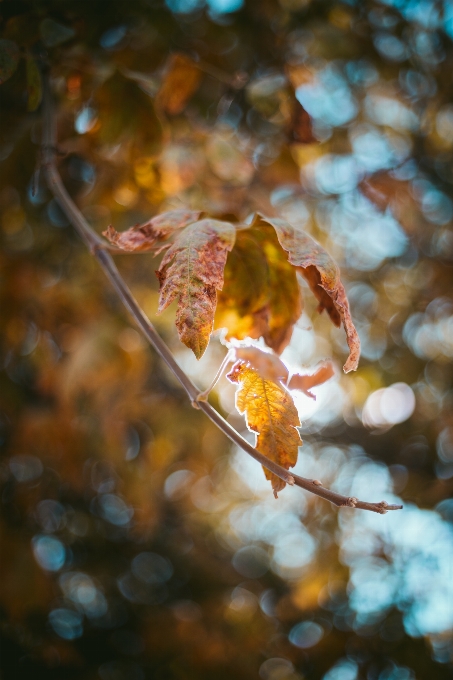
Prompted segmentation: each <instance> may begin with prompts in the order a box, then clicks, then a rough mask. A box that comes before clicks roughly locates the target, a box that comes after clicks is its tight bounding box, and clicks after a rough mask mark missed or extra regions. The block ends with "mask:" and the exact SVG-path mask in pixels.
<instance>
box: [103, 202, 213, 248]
mask: <svg viewBox="0 0 453 680" xmlns="http://www.w3.org/2000/svg"><path fill="white" fill-rule="evenodd" d="M200 215H201V213H200V212H199V211H196V210H195V211H194V210H170V212H166V213H162V215H157V217H153V218H152V219H151V220H149V221H148V222H145V223H144V224H136V225H135V226H134V227H131V228H130V229H127V230H126V231H123V232H118V231H115V229H114V228H113V227H112V226H110V227H108V228H107V230H106V231H104V232H102V233H103V236H105V237H106V238H107V239H108V240H109V241H110V243H113V244H114V245H116V246H118V248H121V249H122V250H125V251H127V252H129V253H132V252H136V253H137V252H146V251H148V250H153V248H154V245H155V243H156V241H164V240H165V239H167V238H169V236H171V235H172V234H173V232H175V231H177V230H178V229H182V228H183V227H186V226H187V225H188V224H190V223H191V222H196V221H197V220H198V219H199V217H200Z"/></svg>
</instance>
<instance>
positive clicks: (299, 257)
mask: <svg viewBox="0 0 453 680" xmlns="http://www.w3.org/2000/svg"><path fill="white" fill-rule="evenodd" d="M262 219H264V220H265V221H266V222H268V223H269V224H271V225H272V226H273V227H274V228H275V231H276V232H277V236H278V240H279V241H280V243H281V246H282V248H284V249H285V250H286V251H287V253H288V260H289V262H291V264H293V265H294V266H295V267H298V268H300V270H301V273H302V274H303V276H304V277H305V278H306V280H307V282H308V285H309V286H310V288H311V290H312V292H313V293H314V295H315V297H316V298H317V300H318V302H319V306H318V311H319V312H322V310H323V309H325V310H326V311H327V313H328V314H329V316H330V318H331V319H332V321H333V323H334V324H335V325H336V326H339V325H340V323H341V322H343V326H344V329H345V331H346V338H347V341H348V345H349V357H348V359H347V361H346V363H345V365H344V366H343V370H344V372H345V373H349V371H355V370H356V369H357V365H358V363H359V357H360V339H359V336H358V334H357V331H356V329H355V326H354V324H353V322H352V318H351V313H350V311H349V303H348V299H347V297H346V292H345V289H344V286H343V284H342V283H341V280H340V271H339V269H338V266H337V264H336V263H335V262H334V260H333V259H332V258H331V257H330V255H329V254H328V253H327V252H326V251H325V250H324V248H323V247H322V246H321V245H320V244H319V243H317V241H315V240H314V239H313V238H312V237H311V236H309V235H308V234H306V233H305V232H304V231H303V230H302V229H299V228H297V227H294V226H292V225H291V224H289V223H288V222H286V220H282V219H279V218H275V217H274V218H270V217H263V218H262Z"/></svg>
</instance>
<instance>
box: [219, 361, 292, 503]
mask: <svg viewBox="0 0 453 680" xmlns="http://www.w3.org/2000/svg"><path fill="white" fill-rule="evenodd" d="M227 377H228V378H229V380H231V382H233V383H238V384H239V385H240V387H239V389H238V391H237V392H236V408H237V409H238V411H239V413H244V414H245V416H246V419H247V426H248V428H249V430H251V431H252V432H255V433H256V434H257V442H256V448H257V450H258V451H259V452H260V453H262V454H263V455H265V456H266V457H267V458H269V459H270V460H273V461H274V462H276V463H278V464H279V465H281V466H282V467H284V468H285V469H286V470H289V468H290V467H294V465H295V464H296V462H297V452H298V447H299V446H301V443H302V441H301V438H300V436H299V432H298V431H297V430H296V427H298V426H300V421H299V416H298V415H297V410H296V407H295V406H294V403H293V400H292V397H291V395H290V394H289V393H288V392H287V391H286V390H285V389H284V388H283V386H282V385H280V384H278V383H275V382H273V381H270V380H263V378H262V377H261V376H260V375H259V373H258V372H257V371H255V370H254V369H253V368H250V367H248V366H247V365H246V364H245V363H243V362H238V363H236V364H235V365H234V366H233V368H232V370H231V371H230V373H229V374H228V376H227ZM264 474H265V475H266V479H269V480H270V481H271V483H272V489H273V491H274V496H275V497H277V494H278V492H279V491H281V490H282V489H284V487H285V486H286V484H285V482H284V481H283V480H282V479H280V477H277V476H276V475H274V474H273V473H272V472H269V470H266V469H264Z"/></svg>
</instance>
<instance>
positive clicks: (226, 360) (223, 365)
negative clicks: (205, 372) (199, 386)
mask: <svg viewBox="0 0 453 680" xmlns="http://www.w3.org/2000/svg"><path fill="white" fill-rule="evenodd" d="M233 357H234V349H229V350H228V352H227V353H226V355H225V357H224V358H223V361H222V363H221V364H220V366H219V370H218V371H217V373H216V374H215V376H214V380H213V381H212V383H211V384H210V385H209V387H207V388H206V389H205V390H204V391H203V392H200V394H199V395H198V397H197V402H199V401H207V399H208V396H209V394H210V392H212V390H213V389H214V387H215V386H216V385H217V383H218V382H219V380H220V378H221V377H222V375H223V373H224V371H225V369H226V367H227V366H228V364H229V363H230V361H233ZM197 408H198V407H197Z"/></svg>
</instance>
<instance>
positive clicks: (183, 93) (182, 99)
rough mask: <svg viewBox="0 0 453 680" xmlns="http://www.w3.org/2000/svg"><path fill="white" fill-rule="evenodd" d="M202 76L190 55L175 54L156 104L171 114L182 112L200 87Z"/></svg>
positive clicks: (167, 68)
mask: <svg viewBox="0 0 453 680" xmlns="http://www.w3.org/2000/svg"><path fill="white" fill-rule="evenodd" d="M201 76H202V74H201V71H200V69H199V68H198V66H197V65H196V63H195V62H194V61H192V59H190V57H187V56H186V55H185V54H178V53H177V54H173V55H172V56H171V57H170V59H169V60H168V63H167V66H166V70H165V75H164V79H163V81H162V84H161V86H160V89H159V91H158V93H157V95H156V106H157V107H158V108H159V109H161V110H162V111H165V113H168V114H170V115H171V116H175V115H177V114H178V113H181V112H182V111H184V109H185V107H186V104H187V102H188V101H189V99H190V98H191V97H192V95H193V94H194V93H195V91H196V90H197V89H198V86H199V84H200V81H201Z"/></svg>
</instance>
